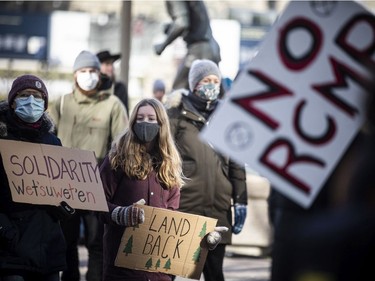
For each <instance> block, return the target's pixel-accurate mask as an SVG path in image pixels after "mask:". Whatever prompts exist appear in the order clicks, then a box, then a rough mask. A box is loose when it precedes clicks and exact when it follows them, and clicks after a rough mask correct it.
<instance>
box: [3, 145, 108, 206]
mask: <svg viewBox="0 0 375 281" xmlns="http://www.w3.org/2000/svg"><path fill="white" fill-rule="evenodd" d="M0 153H1V157H2V160H3V164H4V167H5V171H6V174H7V177H8V181H9V187H10V190H11V193H12V199H13V201H15V202H23V203H30V204H39V205H56V206H57V205H59V204H60V202H61V201H65V202H67V203H68V204H69V205H70V206H72V207H73V208H76V209H88V210H97V211H108V206H107V203H106V200H105V195H104V191H103V186H102V181H101V179H100V174H99V167H98V164H97V162H96V158H95V155H94V152H92V151H84V150H78V149H71V148H65V147H61V146H54V145H46V144H35V143H28V142H20V141H10V140H0Z"/></svg>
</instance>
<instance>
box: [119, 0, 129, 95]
mask: <svg viewBox="0 0 375 281" xmlns="http://www.w3.org/2000/svg"><path fill="white" fill-rule="evenodd" d="M120 20H121V30H120V32H121V36H120V40H121V42H120V48H121V68H120V80H121V81H122V82H124V83H125V85H126V87H127V88H128V86H129V61H130V47H131V20H132V1H122V5H121V19H120ZM129 102H130V101H129Z"/></svg>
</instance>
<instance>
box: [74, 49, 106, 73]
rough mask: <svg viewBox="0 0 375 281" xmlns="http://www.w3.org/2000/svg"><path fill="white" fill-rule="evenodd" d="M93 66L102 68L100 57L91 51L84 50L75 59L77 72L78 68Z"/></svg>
mask: <svg viewBox="0 0 375 281" xmlns="http://www.w3.org/2000/svg"><path fill="white" fill-rule="evenodd" d="M85 67H92V68H96V69H98V70H100V61H99V59H98V57H97V56H96V55H94V54H92V53H90V52H89V51H82V52H80V53H79V55H78V56H77V58H76V60H75V61H74V66H73V71H74V72H76V71H77V70H78V69H81V68H85Z"/></svg>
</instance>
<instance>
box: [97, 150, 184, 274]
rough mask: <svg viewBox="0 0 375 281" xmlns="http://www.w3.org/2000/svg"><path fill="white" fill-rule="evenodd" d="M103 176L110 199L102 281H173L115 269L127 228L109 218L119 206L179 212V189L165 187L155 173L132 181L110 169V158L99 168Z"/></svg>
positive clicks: (108, 198)
mask: <svg viewBox="0 0 375 281" xmlns="http://www.w3.org/2000/svg"><path fill="white" fill-rule="evenodd" d="M100 175H101V179H102V182H103V188H104V193H105V196H106V199H107V203H108V208H109V213H106V214H104V215H103V216H102V217H103V219H104V222H105V230H104V238H103V239H104V241H103V255H104V257H103V267H104V268H103V280H104V281H107V280H108V281H109V280H111V281H115V280H127V281H132V280H137V281H138V280H149V281H153V280H155V281H163V280H165V281H170V280H172V279H171V276H170V275H167V274H164V273H154V272H146V271H141V270H131V269H126V268H121V267H116V266H114V263H115V259H116V256H117V251H118V248H119V246H120V242H121V237H122V235H123V233H124V230H125V227H124V226H120V225H117V224H115V223H114V222H113V221H112V220H111V216H110V214H111V213H112V211H113V209H114V208H116V207H117V206H129V205H132V204H133V203H135V202H137V201H139V200H140V199H142V198H143V199H145V200H146V205H148V206H152V207H157V208H164V209H172V210H176V209H178V207H179V203H180V189H179V188H172V189H167V188H165V187H163V186H162V185H161V184H160V183H159V181H158V179H157V177H156V173H155V172H154V171H153V172H151V173H150V175H149V176H148V177H147V179H145V180H137V179H130V178H129V177H127V176H126V175H125V174H124V172H123V171H120V170H113V169H111V165H110V163H109V159H108V157H106V158H105V159H104V161H103V163H102V165H101V166H100Z"/></svg>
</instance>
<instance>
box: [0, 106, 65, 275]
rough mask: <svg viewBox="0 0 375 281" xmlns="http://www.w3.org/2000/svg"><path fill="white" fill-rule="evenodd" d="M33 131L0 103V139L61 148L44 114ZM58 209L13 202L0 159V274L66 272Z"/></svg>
mask: <svg viewBox="0 0 375 281" xmlns="http://www.w3.org/2000/svg"><path fill="white" fill-rule="evenodd" d="M36 124H37V126H36V127H31V126H28V125H26V124H25V123H23V122H22V121H20V120H19V119H18V118H17V117H16V116H15V115H14V112H13V111H12V110H10V109H9V106H8V102H7V101H2V102H0V139H8V140H17V141H25V142H33V143H43V144H51V145H59V146H61V142H60V140H59V139H58V138H57V137H56V136H55V135H53V134H52V130H53V123H52V121H51V119H50V118H49V117H48V115H47V114H44V115H43V116H42V118H41V120H40V121H38V122H37V123H36ZM57 215H58V208H57V207H53V206H41V205H32V204H23V203H16V202H13V201H12V196H11V191H10V188H9V183H8V179H7V176H6V173H5V170H4V165H3V161H2V158H0V272H1V271H3V270H15V271H16V272H18V271H20V270H27V271H32V272H37V273H42V274H47V273H53V272H58V271H61V270H63V269H65V266H66V261H65V260H66V259H65V248H66V245H65V240H64V236H63V234H62V231H61V229H60V223H59V221H58V219H57Z"/></svg>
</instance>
